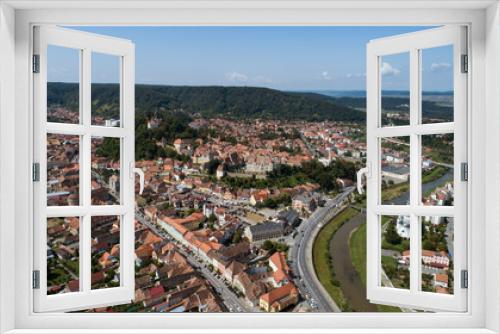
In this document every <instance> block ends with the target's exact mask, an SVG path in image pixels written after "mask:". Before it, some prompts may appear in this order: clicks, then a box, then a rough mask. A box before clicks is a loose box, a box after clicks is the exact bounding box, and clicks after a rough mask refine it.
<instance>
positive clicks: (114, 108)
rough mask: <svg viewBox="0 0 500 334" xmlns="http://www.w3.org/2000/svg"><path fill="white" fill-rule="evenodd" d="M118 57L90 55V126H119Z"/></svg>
mask: <svg viewBox="0 0 500 334" xmlns="http://www.w3.org/2000/svg"><path fill="white" fill-rule="evenodd" d="M120 66H121V64H120V57H117V56H111V55H106V54H101V53H95V52H93V53H92V88H91V91H92V92H91V94H92V123H91V124H92V125H101V126H117V127H119V126H120V75H121V73H120Z"/></svg>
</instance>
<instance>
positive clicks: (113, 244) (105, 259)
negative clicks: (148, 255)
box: [91, 216, 120, 290]
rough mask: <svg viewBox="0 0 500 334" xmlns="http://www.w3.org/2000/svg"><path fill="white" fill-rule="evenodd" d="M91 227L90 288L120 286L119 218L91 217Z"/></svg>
mask: <svg viewBox="0 0 500 334" xmlns="http://www.w3.org/2000/svg"><path fill="white" fill-rule="evenodd" d="M91 226H92V227H91V228H92V232H91V234H92V276H91V288H92V289H93V290H95V289H103V288H110V287H117V286H120V216H96V217H92V220H91Z"/></svg>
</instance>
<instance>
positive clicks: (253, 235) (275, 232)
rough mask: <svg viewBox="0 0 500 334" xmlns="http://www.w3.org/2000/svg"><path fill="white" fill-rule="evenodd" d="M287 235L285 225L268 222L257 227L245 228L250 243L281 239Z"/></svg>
mask: <svg viewBox="0 0 500 334" xmlns="http://www.w3.org/2000/svg"><path fill="white" fill-rule="evenodd" d="M284 234H285V224H284V223H282V222H279V223H275V222H271V221H266V222H263V223H260V224H257V225H253V226H247V227H246V228H245V237H247V239H248V240H249V241H250V242H258V241H262V240H268V239H274V238H280V237H282V236H283V235H284Z"/></svg>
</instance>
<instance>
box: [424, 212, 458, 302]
mask: <svg viewBox="0 0 500 334" xmlns="http://www.w3.org/2000/svg"><path fill="white" fill-rule="evenodd" d="M421 224H422V290H423V291H429V292H437V293H444V294H453V283H454V281H453V227H454V226H453V218H451V217H439V216H429V217H422V218H421Z"/></svg>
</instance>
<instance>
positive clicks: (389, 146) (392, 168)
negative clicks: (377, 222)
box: [380, 137, 410, 205]
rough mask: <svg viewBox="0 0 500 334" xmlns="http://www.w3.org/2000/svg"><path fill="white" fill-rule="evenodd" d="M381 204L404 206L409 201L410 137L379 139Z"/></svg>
mask: <svg viewBox="0 0 500 334" xmlns="http://www.w3.org/2000/svg"><path fill="white" fill-rule="evenodd" d="M380 148H381V154H380V161H381V166H380V170H381V185H380V187H381V194H382V204H397V205H406V204H408V203H409V200H410V183H409V181H410V137H392V138H381V140H380Z"/></svg>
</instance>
